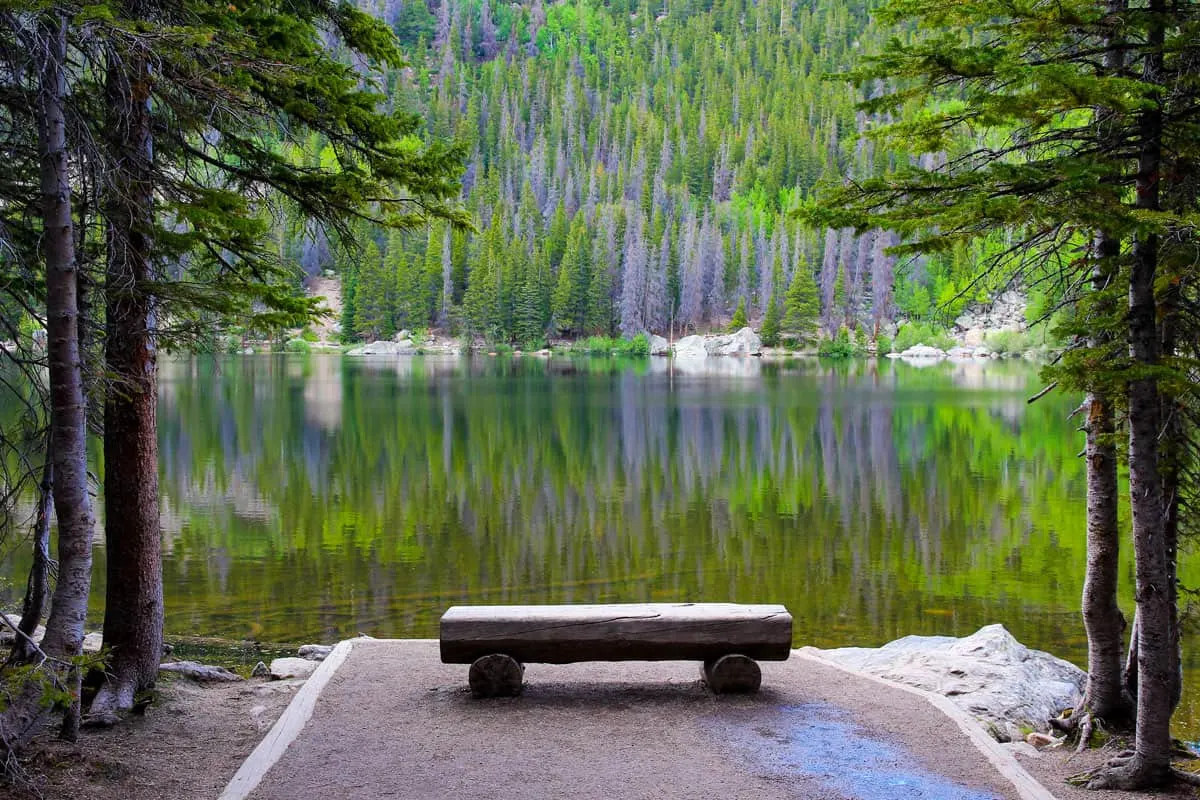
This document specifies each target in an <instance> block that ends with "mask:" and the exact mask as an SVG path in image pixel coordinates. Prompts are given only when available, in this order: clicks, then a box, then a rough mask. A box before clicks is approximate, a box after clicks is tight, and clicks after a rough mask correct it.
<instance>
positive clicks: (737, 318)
mask: <svg viewBox="0 0 1200 800" xmlns="http://www.w3.org/2000/svg"><path fill="white" fill-rule="evenodd" d="M749 324H750V322H749V321H748V320H747V319H746V300H745V298H743V299H741V300H739V301H738V304H737V308H736V309H734V312H733V319H731V320H730V321H729V326H728V327H727V330H728V331H729V332H730V333H733V332H734V331H740V330H741V329H742V328H745V327H746V326H748V325H749Z"/></svg>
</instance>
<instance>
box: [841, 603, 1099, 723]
mask: <svg viewBox="0 0 1200 800" xmlns="http://www.w3.org/2000/svg"><path fill="white" fill-rule="evenodd" d="M817 652H818V653H819V654H820V656H821V657H822V658H826V659H829V660H830V661H834V662H837V663H838V664H841V665H843V666H846V667H850V668H851V669H854V670H856V671H858V672H864V673H866V674H869V675H876V676H878V677H881V678H886V679H888V680H892V681H896V682H898V683H904V684H907V685H909V686H915V687H917V688H918V689H925V690H926V691H931V692H937V693H938V694H942V695H945V696H946V697H948V698H950V700H951V701H952V702H954V703H955V704H956V705H957V706H958V707H959V708H962V709H963V710H964V711H966V712H967V713H969V714H971V715H972V716H973V717H975V718H976V719H977V720H979V722H980V723H981V724H982V725H983V727H984V728H985V729H986V730H987V731H988V733H990V734H991V735H992V736H993V737H994V738H995V739H996V740H997V741H1001V742H1007V741H1020V740H1021V739H1023V738H1024V736H1025V733H1026V732H1027V731H1028V730H1030V729H1032V730H1035V731H1046V730H1048V724H1047V720H1049V719H1050V718H1051V717H1055V716H1058V715H1059V714H1060V713H1061V712H1062V711H1063V709H1066V708H1073V707H1074V706H1075V705H1076V704H1077V703H1078V702H1079V701H1080V699H1081V698H1082V696H1083V689H1084V685H1085V683H1086V682H1087V674H1086V673H1085V672H1084V671H1083V670H1081V669H1079V668H1078V667H1076V666H1075V665H1074V664H1071V663H1070V662H1068V661H1064V660H1063V659H1061V658H1058V657H1056V656H1052V655H1050V654H1049V653H1045V652H1042V651H1040V650H1031V649H1029V648H1028V647H1026V646H1025V645H1023V644H1021V643H1020V642H1018V641H1017V640H1016V639H1015V638H1013V635H1012V634H1011V633H1009V632H1008V631H1007V630H1005V628H1004V626H1003V625H987V626H985V627H983V628H980V629H979V630H978V631H977V632H976V633H973V634H971V635H970V636H966V637H964V638H961V639H959V638H955V637H953V636H905V637H904V638H903V639H897V640H896V641H894V642H889V643H888V644H885V645H884V646H883V647H877V648H871V647H839V648H836V649H832V650H819V651H817Z"/></svg>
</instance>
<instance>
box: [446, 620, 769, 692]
mask: <svg viewBox="0 0 1200 800" xmlns="http://www.w3.org/2000/svg"><path fill="white" fill-rule="evenodd" d="M440 642H441V654H442V663H444V664H470V665H471V669H470V673H469V676H468V677H469V682H470V685H471V692H472V694H474V695H475V696H476V697H502V696H512V695H516V694H519V693H520V691H521V684H522V680H523V678H524V674H525V666H524V665H525V664H529V663H537V664H571V663H575V662H579V661H700V662H702V664H703V667H702V670H701V672H702V675H703V678H704V680H705V682H706V683H707V684H708V686H709V687H710V688H711V689H712V690H713V691H714V692H717V693H718V694H721V693H725V692H756V691H758V687H759V685H760V684H761V683H762V671H761V670H760V669H759V666H758V663H757V662H756V661H755V659H758V660H762V661H786V660H787V658H788V656H789V655H791V652H792V615H791V614H789V613H788V610H787V609H786V608H784V607H783V606H780V605H739V604H735V603H636V604H608V605H563V606H454V607H452V608H450V609H448V610H447V611H446V613H445V614H443V615H442V620H441V632H440Z"/></svg>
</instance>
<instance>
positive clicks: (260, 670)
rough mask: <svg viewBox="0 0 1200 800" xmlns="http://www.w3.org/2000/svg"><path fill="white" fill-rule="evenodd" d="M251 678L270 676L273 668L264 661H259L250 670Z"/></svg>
mask: <svg viewBox="0 0 1200 800" xmlns="http://www.w3.org/2000/svg"><path fill="white" fill-rule="evenodd" d="M250 677H251V678H269V677H271V668H270V667H268V666H267V665H266V664H264V663H263V662H261V661H260V662H258V663H257V664H255V665H254V669H252V670H250Z"/></svg>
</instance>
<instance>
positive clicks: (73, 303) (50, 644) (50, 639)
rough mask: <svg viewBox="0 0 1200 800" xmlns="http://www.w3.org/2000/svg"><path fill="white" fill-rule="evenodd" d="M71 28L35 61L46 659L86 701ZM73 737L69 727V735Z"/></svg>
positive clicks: (23, 728)
mask: <svg viewBox="0 0 1200 800" xmlns="http://www.w3.org/2000/svg"><path fill="white" fill-rule="evenodd" d="M66 42H67V36H66V20H65V18H64V17H63V16H62V15H61V14H58V13H54V12H50V13H48V14H46V15H45V17H44V18H43V19H42V20H40V21H39V23H38V31H37V36H36V37H35V38H34V40H33V47H32V48H31V50H32V57H33V59H34V60H35V61H36V62H37V70H38V83H39V85H38V97H37V109H36V114H37V127H38V151H39V156H40V162H41V166H40V183H41V196H42V229H43V230H42V251H43V253H44V254H45V259H46V349H47V356H48V362H49V365H48V366H49V380H50V454H51V463H52V469H53V472H54V486H53V489H52V493H51V494H52V497H53V500H54V512H55V516H56V517H57V520H58V582H57V583H56V584H55V587H54V593H53V596H52V600H51V608H50V618H49V619H48V620H47V621H46V635H45V637H44V638H43V639H42V645H41V646H42V651H43V652H44V653H46V655H47V656H49V657H50V659H52V660H51V661H50V662H49V666H50V667H51V669H52V673H53V675H52V677H53V680H54V681H55V682H57V683H58V684H59V685H60V686H62V687H63V688H65V689H67V690H68V691H69V692H70V693H71V695H72V696H73V698H74V702H75V703H77V702H78V698H79V690H80V684H79V671H78V668H77V667H76V666H75V665H74V664H73V663H72V661H71V660H72V659H74V658H76V657H78V656H80V655H81V654H82V646H83V630H84V623H85V620H86V617H87V603H88V590H89V589H90V588H91V578H92V529H93V527H94V517H93V513H92V500H91V497H90V496H89V495H88V485H87V479H88V475H87V416H86V409H87V406H86V395H85V392H84V383H83V372H82V369H81V356H80V351H79V328H78V325H77V317H78V279H79V275H78V266H77V264H76V261H75V240H74V222H73V219H72V206H71V184H70V175H69V169H70V167H69V156H68V151H67V134H66V113H65V111H64V102H65V98H66V75H65V70H64V63H65V61H66V49H67V44H66ZM43 689H44V687H43V685H41V684H40V683H39V682H38V680H36V679H34V680H31V681H29V682H27V683H26V685H25V687H24V688H23V689H22V690H21V691H20V693H18V694H16V695H14V696H13V697H12V698H11V702H9V704H8V706H7V708H5V710H4V712H3V713H2V714H0V748H2V749H3V750H6V751H9V752H12V751H15V750H19V749H20V748H21V747H23V746H24V745H25V744H26V743H27V742H28V740H29V738H30V737H31V736H32V735H33V734H34V733H35V732H36V731H37V729H38V728H39V727H40V725H41V723H42V722H43V721H44V720H45V718H46V716H47V713H48V709H47V708H46V707H45V706H44V704H43V703H42V693H43ZM64 732H65V733H66V734H67V735H68V736H69V735H70V734H71V732H72V730H71V726H70V724H69V722H68V725H67V726H66V730H65V731H64Z"/></svg>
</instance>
